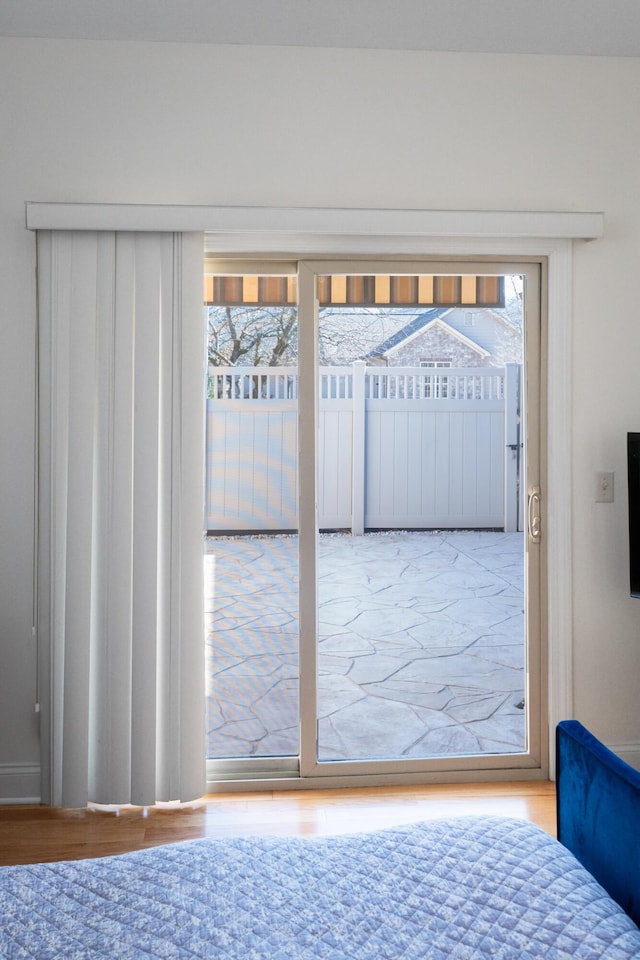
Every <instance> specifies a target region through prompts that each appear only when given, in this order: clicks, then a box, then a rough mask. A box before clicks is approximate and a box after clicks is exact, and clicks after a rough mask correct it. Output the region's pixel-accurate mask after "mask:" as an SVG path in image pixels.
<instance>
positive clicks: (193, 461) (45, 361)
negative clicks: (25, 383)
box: [38, 231, 205, 807]
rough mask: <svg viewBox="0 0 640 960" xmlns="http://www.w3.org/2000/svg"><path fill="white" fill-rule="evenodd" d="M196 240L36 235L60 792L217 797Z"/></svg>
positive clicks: (115, 797)
mask: <svg viewBox="0 0 640 960" xmlns="http://www.w3.org/2000/svg"><path fill="white" fill-rule="evenodd" d="M202 251H203V237H202V235H200V234H175V233H174V234H172V233H133V232H131V233H128V232H124V233H117V232H107V231H104V232H89V231H41V232H40V233H39V234H38V299H39V325H40V329H39V353H40V361H39V391H40V403H39V456H40V482H39V491H40V493H39V530H40V534H39V536H40V549H39V556H40V561H39V582H40V603H39V621H40V622H39V628H40V631H44V634H45V636H46V638H47V646H48V654H49V656H48V659H49V673H50V678H49V679H50V703H49V707H48V711H47V712H48V714H49V726H50V730H49V737H48V740H49V745H50V757H49V768H50V797H51V802H52V803H54V804H55V805H60V806H70V807H78V806H84V805H86V803H87V802H88V801H93V802H96V803H109V804H125V803H132V804H139V805H142V806H148V805H152V804H154V803H156V802H157V801H163V800H181V801H188V800H192V799H194V798H196V797H199V796H201V795H202V793H203V792H204V756H205V750H204V668H203V625H202V617H203V613H202V611H203V602H202V576H203V575H202V502H203V480H202V477H203V462H202V461H203V400H202V396H203V394H202V382H203V381H202V375H203V364H204V336H203V332H202V331H203V327H202V299H201V296H202V294H201V290H202V286H201V284H202Z"/></svg>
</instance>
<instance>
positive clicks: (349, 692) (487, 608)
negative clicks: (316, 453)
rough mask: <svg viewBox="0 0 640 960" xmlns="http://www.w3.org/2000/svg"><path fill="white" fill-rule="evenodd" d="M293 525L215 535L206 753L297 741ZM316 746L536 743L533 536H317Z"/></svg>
mask: <svg viewBox="0 0 640 960" xmlns="http://www.w3.org/2000/svg"><path fill="white" fill-rule="evenodd" d="M297 549H298V541H297V537H295V536H258V537H254V536H243V537H214V538H209V539H207V541H206V548H205V582H206V608H205V609H206V621H207V647H206V665H207V684H208V689H207V704H208V756H210V757H218V758H227V757H273V756H280V757H282V756H296V755H297V753H298V722H297V716H298V702H297V687H298V684H297V678H298V657H297V641H298V622H297V602H298V585H297ZM318 553H319V564H318V583H319V642H318V703H319V710H318V713H319V727H318V730H319V758H320V760H342V759H370V758H382V759H397V758H404V759H406V758H411V757H443V756H461V755H478V754H480V755H481V754H490V753H517V752H520V751H521V750H522V749H523V748H524V745H525V713H524V710H523V700H524V682H525V670H524V663H525V646H524V614H523V607H524V603H523V538H522V534H516V533H511V534H504V533H484V532H463V531H460V532H429V531H421V532H404V531H391V532H383V533H368V534H365V535H364V536H362V537H353V536H351V535H349V534H322V535H321V536H320V538H319V548H318Z"/></svg>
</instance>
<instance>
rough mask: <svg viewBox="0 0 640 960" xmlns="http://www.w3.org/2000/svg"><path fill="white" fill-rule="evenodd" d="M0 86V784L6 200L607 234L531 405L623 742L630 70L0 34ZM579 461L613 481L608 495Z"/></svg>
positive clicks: (637, 733) (14, 350)
mask: <svg viewBox="0 0 640 960" xmlns="http://www.w3.org/2000/svg"><path fill="white" fill-rule="evenodd" d="M0 89H1V90H2V91H3V95H2V98H0V278H1V286H0V289H1V291H2V296H1V298H0V312H1V316H2V341H1V342H2V349H1V350H0V365H1V367H0V391H1V402H0V421H1V424H2V439H3V446H2V449H3V458H2V471H1V473H0V476H1V477H2V489H1V498H0V531H1V539H0V653H1V659H0V796H2V795H5V796H7V795H14V796H25V795H28V794H29V789H28V787H27V786H25V784H26V783H27V781H29V776H31V780H30V781H29V782H30V783H33V782H34V777H33V772H34V769H35V767H34V765H36V764H37V763H38V760H39V746H38V734H37V723H36V716H35V714H34V712H33V704H34V700H35V695H36V659H35V642H34V640H33V638H32V637H31V623H32V530H33V435H34V413H33V410H34V404H33V395H34V360H35V347H34V335H35V296H34V293H35V284H34V270H35V244H34V237H33V235H31V234H30V233H28V232H27V231H26V230H25V228H24V201H26V200H43V201H120V202H146V203H186V204H189V203H194V204H224V203H230V204H234V203H235V204H253V203H256V204H265V205H274V206H279V205H282V206H291V205H302V206H323V205H327V206H350V207H358V206H362V207H368V206H372V207H379V206H387V207H424V208H435V209H446V208H453V209H457V208H460V209H474V208H477V209H505V210H509V209H515V210H527V209H531V210H554V209H558V210H603V211H604V212H605V214H606V236H605V238H604V240H601V241H596V242H593V243H590V244H581V245H578V246H577V249H576V253H575V265H574V266H575V270H574V296H575V316H574V318H573V320H574V346H573V349H574V386H573V400H574V402H573V409H572V410H571V411H551V416H560V415H561V416H566V415H569V416H571V418H572V426H573V438H574V446H573V455H574V463H575V474H574V490H573V505H574V517H575V538H574V556H575V561H574V571H573V575H574V595H573V603H574V611H575V636H574V643H575V664H574V671H575V690H574V695H575V708H576V715H577V716H578V717H579V718H580V719H581V720H582V721H583V722H585V723H586V724H588V725H589V726H591V728H592V729H593V730H594V732H596V733H597V734H598V735H599V736H601V737H603V738H604V739H605V740H606V741H607V742H608V743H609V744H610V745H612V746H616V747H624V746H625V745H640V710H638V707H637V687H638V681H639V680H640V601H637V600H631V599H629V597H628V586H627V541H626V495H625V490H624V482H625V481H624V478H625V446H624V444H625V434H626V431H627V430H629V429H635V430H638V429H640V376H639V375H638V359H637V358H638V356H640V323H638V321H637V317H636V314H637V313H638V310H639V306H638V298H637V296H636V291H637V283H636V280H637V275H638V263H639V262H640V256H639V255H640V190H639V189H638V185H637V176H638V173H637V169H636V167H637V157H638V156H639V155H640V150H639V148H640V110H638V104H639V102H640V97H639V94H640V62H638V61H634V60H630V59H627V60H622V59H620V60H613V59H596V58H554V57H533V56H532V57H511V56H505V55H502V56H488V55H462V54H423V53H419V52H413V53H400V52H384V51H348V50H335V51H329V50H318V49H299V48H298V49H295V48H286V49H276V48H241V47H207V46H204V45H193V46H189V45H173V44H160V43H158V44H141V43H121V44H116V43H95V42H82V41H38V40H33V41H31V40H0ZM603 327H604V331H605V332H604V336H603ZM603 339H604V342H605V343H606V347H607V348H606V349H605V350H603ZM596 470H614V471H615V473H616V482H617V487H616V500H615V502H614V504H612V505H608V504H596V503H594V496H593V493H594V490H593V488H594V473H595V471H596ZM25 778H26V779H25Z"/></svg>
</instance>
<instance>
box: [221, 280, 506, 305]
mask: <svg viewBox="0 0 640 960" xmlns="http://www.w3.org/2000/svg"><path fill="white" fill-rule="evenodd" d="M318 299H319V303H320V306H321V307H466V306H477V307H503V306H504V277H484V276H483V277H478V276H432V275H429V274H422V275H420V276H413V277H412V276H385V275H379V274H376V275H375V276H368V277H362V276H340V275H336V274H333V275H331V276H323V277H318ZM204 300H205V304H206V305H207V306H224V307H239V306H256V307H261V306H262V307H266V306H269V307H272V306H293V305H295V303H296V302H297V282H296V277H295V276H279V277H256V276H233V277H224V276H210V275H209V276H205V278H204Z"/></svg>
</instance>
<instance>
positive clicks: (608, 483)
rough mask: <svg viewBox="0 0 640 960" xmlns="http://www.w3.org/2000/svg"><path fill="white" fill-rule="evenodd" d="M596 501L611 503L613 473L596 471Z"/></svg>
mask: <svg viewBox="0 0 640 960" xmlns="http://www.w3.org/2000/svg"><path fill="white" fill-rule="evenodd" d="M596 503H613V473H596Z"/></svg>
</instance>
